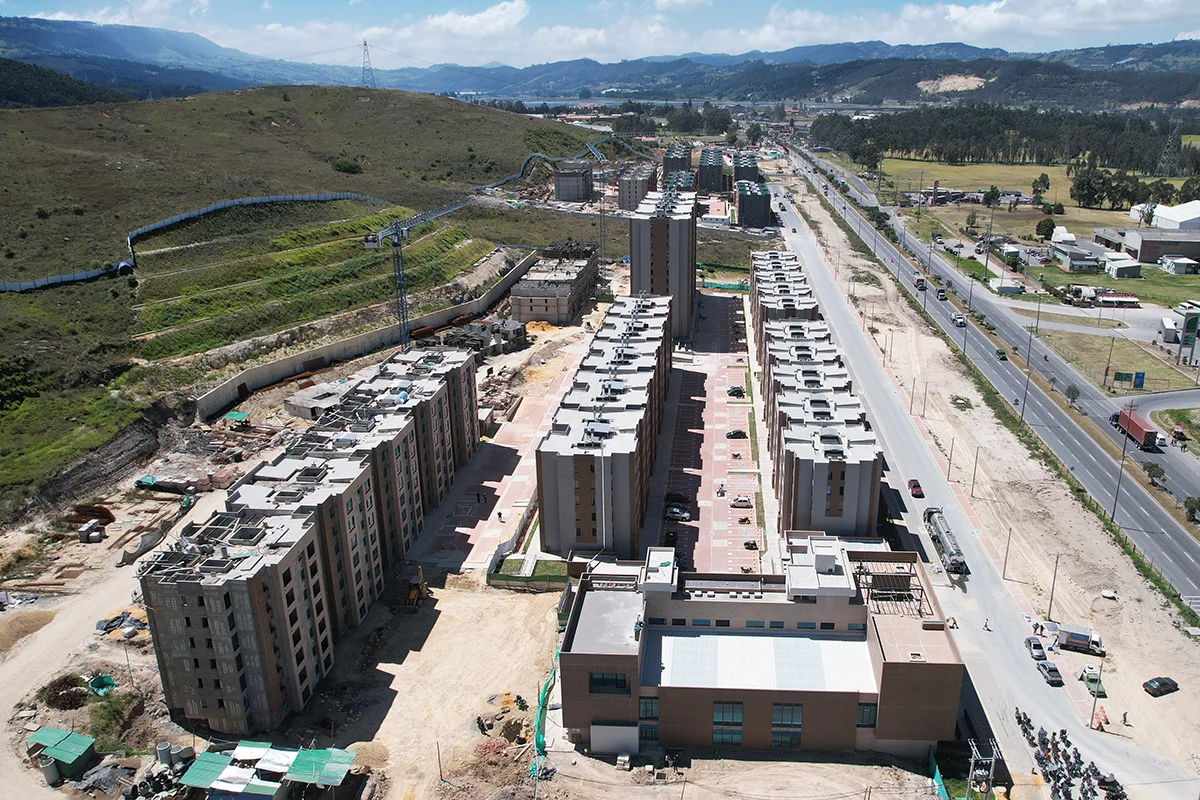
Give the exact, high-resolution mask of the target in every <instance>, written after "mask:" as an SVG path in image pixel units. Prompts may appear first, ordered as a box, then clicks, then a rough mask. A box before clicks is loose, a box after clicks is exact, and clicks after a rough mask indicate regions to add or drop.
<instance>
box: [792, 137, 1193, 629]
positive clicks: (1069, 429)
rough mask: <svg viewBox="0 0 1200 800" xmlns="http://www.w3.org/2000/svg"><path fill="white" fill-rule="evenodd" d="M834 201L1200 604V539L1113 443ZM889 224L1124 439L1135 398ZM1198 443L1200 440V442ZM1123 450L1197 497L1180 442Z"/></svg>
mask: <svg viewBox="0 0 1200 800" xmlns="http://www.w3.org/2000/svg"><path fill="white" fill-rule="evenodd" d="M796 163H797V165H798V167H799V168H800V169H801V170H804V171H808V173H809V175H810V176H811V175H812V173H811V171H810V170H811V167H809V166H808V165H807V164H805V163H804V162H803V161H800V160H799V159H796ZM814 179H815V180H816V181H817V182H818V183H819V184H820V185H822V186H823V185H824V184H825V183H826V181H825V179H824V177H823V176H821V175H819V174H818V175H816V176H815V178H814ZM851 186H852V188H851V190H850V193H851V194H853V195H855V196H860V195H859V190H858V189H855V188H853V184H851ZM829 200H830V202H831V204H832V205H833V207H834V209H835V210H836V211H837V212H838V213H839V214H841V215H842V216H843V217H844V218H845V219H846V221H847V222H849V223H850V225H851V227H853V228H854V229H855V230H856V231H857V232H858V233H859V235H860V237H862V239H863V241H865V242H866V243H867V245H868V246H870V247H872V248H873V249H874V251H875V253H876V255H877V256H879V258H880V260H881V261H882V262H883V263H885V264H887V265H888V267H889V269H890V270H891V271H892V272H893V274H896V276H897V278H898V279H899V282H900V285H901V286H903V287H904V289H905V291H909V292H910V293H912V294H914V295H915V296H916V297H917V299H918V300H920V301H921V303H922V305H923V306H924V307H925V310H926V311H928V312H929V314H930V315H931V316H932V317H933V319H934V320H935V321H936V322H937V324H938V325H939V326H940V327H941V328H942V330H944V331H945V332H947V333H948V334H949V335H950V336H951V337H952V338H953V339H954V341H955V342H957V343H958V345H959V347H962V348H963V349H964V351H965V352H966V354H967V356H968V358H970V360H971V361H972V363H974V364H975V366H976V367H978V368H979V370H980V371H981V372H982V373H983V374H984V376H985V377H986V378H987V379H988V381H989V382H990V383H991V384H992V386H994V387H995V388H996V390H997V391H998V392H999V393H1000V395H1001V396H1002V397H1003V398H1004V399H1005V401H1007V402H1008V403H1010V404H1011V405H1012V406H1013V407H1014V408H1015V409H1016V410H1017V411H1018V413H1019V412H1020V411H1021V408H1022V406H1023V408H1024V418H1025V421H1026V422H1027V423H1029V425H1030V426H1031V427H1032V428H1033V430H1034V431H1035V432H1036V433H1037V434H1038V436H1039V437H1040V438H1041V439H1042V441H1043V442H1045V444H1046V446H1047V447H1049V448H1050V450H1051V451H1052V452H1053V453H1054V454H1055V455H1056V456H1057V457H1058V459H1059V460H1060V461H1062V462H1063V464H1065V465H1066V467H1067V468H1068V469H1069V470H1070V471H1071V472H1072V473H1073V474H1074V475H1075V477H1076V478H1077V479H1078V480H1079V482H1080V483H1081V484H1083V486H1084V488H1085V489H1086V490H1087V491H1088V493H1089V494H1090V495H1091V496H1092V497H1093V498H1095V499H1096V501H1097V502H1098V503H1100V505H1101V506H1103V507H1104V508H1106V509H1110V510H1111V509H1112V508H1113V502H1114V498H1116V499H1117V503H1116V513H1115V516H1114V521H1115V522H1116V523H1117V524H1118V525H1120V526H1121V528H1122V529H1123V530H1124V532H1125V534H1126V535H1127V536H1128V537H1129V539H1130V540H1131V541H1132V542H1133V543H1134V544H1136V545H1137V547H1138V549H1139V550H1141V551H1142V552H1144V553H1145V554H1146V556H1147V557H1148V558H1149V559H1150V561H1151V562H1152V563H1153V564H1154V566H1155V567H1156V568H1158V569H1159V570H1161V571H1162V573H1163V575H1164V576H1165V577H1166V578H1167V580H1168V581H1170V582H1171V584H1172V585H1173V586H1174V587H1175V588H1176V590H1177V591H1179V593H1180V594H1181V595H1183V596H1184V597H1189V598H1191V597H1195V598H1197V601H1196V602H1197V604H1198V605H1200V543H1198V542H1197V541H1196V539H1195V538H1193V536H1192V535H1191V534H1190V533H1189V532H1188V531H1187V530H1186V529H1185V528H1184V527H1183V525H1182V524H1180V523H1179V522H1178V521H1176V519H1175V518H1174V517H1173V516H1172V515H1171V514H1169V513H1168V512H1167V511H1166V509H1164V508H1163V507H1162V506H1161V505H1159V503H1158V502H1157V501H1156V500H1155V499H1154V498H1153V497H1151V495H1150V493H1149V490H1148V489H1147V488H1145V486H1144V485H1143V483H1142V481H1141V480H1139V479H1137V478H1135V477H1133V476H1131V475H1129V474H1125V475H1124V476H1123V477H1120V476H1121V475H1122V471H1121V470H1120V468H1119V467H1118V463H1117V461H1116V460H1114V459H1113V457H1112V456H1110V455H1109V453H1108V451H1107V450H1105V449H1104V448H1103V447H1101V446H1100V445H1099V444H1098V443H1096V442H1095V441H1094V440H1093V439H1092V438H1091V437H1090V436H1089V435H1088V434H1087V433H1086V432H1085V431H1084V430H1083V429H1082V428H1081V427H1080V426H1079V425H1078V424H1077V423H1076V422H1075V420H1074V419H1073V417H1072V416H1071V415H1069V414H1068V413H1067V412H1065V411H1064V410H1062V409H1061V408H1060V407H1059V406H1058V405H1057V404H1056V403H1055V402H1054V401H1052V400H1051V399H1050V398H1049V397H1047V396H1046V395H1045V394H1044V393H1043V392H1042V390H1041V389H1039V388H1038V386H1037V384H1036V383H1034V382H1032V381H1029V382H1028V384H1027V381H1026V377H1025V373H1024V372H1023V371H1022V368H1021V367H1020V366H1018V365H1017V364H1016V363H1015V362H1013V361H1011V360H1009V361H1000V360H998V359H997V357H996V354H995V351H996V349H997V348H996V345H995V344H993V343H992V341H991V340H989V339H988V338H987V337H986V336H985V335H984V334H983V332H982V331H980V329H979V328H978V327H976V325H975V324H974V322H973V321H972V320H971V318H970V317H969V316H968V317H967V319H968V324H967V327H965V328H957V327H955V326H954V325H953V323H952V322H951V316H952V315H953V314H954V313H956V312H957V309H956V308H955V307H954V306H953V305H952V304H951V303H950V302H946V301H941V302H939V301H938V300H937V299H936V294H935V293H934V290H933V289H932V288H931V289H930V290H928V291H924V292H917V291H915V290H913V283H912V280H911V278H912V274H911V267H910V266H909V265H908V263H907V262H906V261H905V260H904V259H902V258H901V257H900V255H899V253H898V252H897V250H896V248H895V247H894V246H893V245H892V244H891V243H890V242H888V241H887V239H886V238H884V237H883V236H882V235H878V232H877V231H875V229H874V228H873V227H872V226H871V225H870V224H869V223H868V222H867V221H866V220H865V219H863V217H862V216H861V215H860V214H859V213H858V211H857V209H856V208H855V207H854V205H853V204H850V203H846V202H845V201H844V200H842V199H841V198H840V197H838V196H837V195H836V193H835V192H830V195H829ZM780 216H781V218H782V219H783V223H784V225H783V227H784V230H790V229H791V228H793V227H794V228H796V229H797V230H805V228H804V227H803V220H801V219H800V218H799V217H798V215H796V213H795V211H794V210H793V209H792V207H791V205H790V204H789V210H788V211H786V212H781V215H780ZM892 225H893V227H894V229H895V230H896V233H897V236H898V237H899V238H900V241H901V242H903V243H904V245H905V246H906V248H907V249H909V250H910V251H911V252H913V253H915V254H917V255H918V256H919V258H918V260H919V261H920V262H921V263H929V264H930V268H929V270H928V271H929V272H932V273H933V274H935V275H937V276H939V277H940V278H941V279H942V280H943V281H948V282H950V283H952V284H954V286H955V287H956V288H957V289H958V293H959V296H960V297H962V298H964V299H969V301H970V308H971V309H972V310H975V311H978V312H980V313H983V314H986V315H987V320H988V321H989V322H991V323H992V324H994V325H995V326H996V331H995V333H996V334H997V335H998V336H1000V338H1001V339H1003V340H1004V341H1005V343H1006V344H1007V347H1006V348H1005V349H1006V350H1008V351H1009V353H1010V354H1011V352H1012V349H1013V346H1014V345H1015V346H1016V347H1018V348H1019V349H1020V351H1021V352H1022V353H1024V352H1026V351H1027V349H1028V348H1029V347H1030V346H1031V344H1032V349H1033V353H1032V358H1031V361H1032V362H1033V364H1034V367H1035V368H1036V369H1037V371H1038V372H1039V373H1041V374H1042V375H1043V376H1045V377H1046V378H1047V379H1050V378H1051V377H1053V378H1054V379H1055V385H1057V386H1059V387H1066V386H1069V385H1072V384H1074V385H1075V386H1077V387H1079V389H1080V396H1079V399H1078V401H1077V403H1076V405H1077V407H1078V408H1079V409H1080V410H1081V412H1082V413H1083V414H1085V415H1087V416H1089V417H1091V418H1092V419H1093V420H1095V421H1096V422H1097V423H1098V424H1099V428H1100V429H1101V430H1103V431H1104V432H1105V433H1106V434H1107V435H1109V436H1110V437H1111V438H1112V440H1113V441H1114V442H1116V443H1117V445H1118V446H1121V445H1123V444H1124V442H1123V439H1124V438H1125V437H1124V436H1123V435H1122V434H1120V432H1119V431H1117V430H1115V429H1113V428H1112V427H1111V426H1110V425H1108V422H1107V421H1108V418H1109V416H1110V415H1111V414H1112V413H1113V412H1114V411H1117V410H1118V409H1119V408H1120V407H1121V406H1122V403H1128V400H1122V399H1119V398H1113V397H1110V396H1109V395H1107V394H1106V393H1104V392H1102V391H1101V390H1100V389H1098V388H1096V387H1095V386H1093V385H1092V384H1091V383H1089V382H1088V381H1087V380H1085V379H1083V378H1082V377H1080V376H1079V375H1078V373H1076V372H1075V370H1074V369H1072V368H1071V366H1070V365H1069V364H1067V363H1066V362H1065V361H1063V360H1062V359H1060V358H1059V357H1058V356H1057V355H1055V354H1054V353H1053V352H1052V351H1049V350H1047V349H1046V348H1043V347H1042V346H1041V345H1040V344H1039V343H1038V341H1037V340H1036V338H1035V339H1033V340H1032V343H1031V342H1030V337H1029V331H1028V330H1027V329H1026V328H1024V327H1023V326H1022V323H1026V324H1027V323H1028V322H1029V320H1026V319H1025V318H1023V317H1019V316H1017V315H1014V314H1011V313H1010V312H1009V311H1008V309H1007V307H1006V306H1005V305H1004V304H1003V303H998V302H995V300H994V298H993V297H992V296H991V295H990V294H989V293H988V292H987V290H986V289H983V288H979V287H976V288H974V289H972V287H971V286H970V284H971V283H973V282H972V281H970V280H968V279H967V278H965V277H963V276H962V275H961V274H960V273H958V272H956V271H955V270H954V267H953V265H951V264H948V263H946V262H945V261H944V260H943V259H942V258H941V257H940V256H939V255H938V251H937V250H934V251H933V254H932V256H930V255H929V247H928V245H926V244H924V243H923V242H921V241H920V240H919V239H918V238H917V237H916V236H914V235H912V234H910V233H909V232H908V231H907V230H906V229H905V228H904V227H903V225H902V224H901V223H900V221H899V218H898V217H896V216H894V215H893V217H892ZM794 237H795V235H794V234H793V235H789V237H788V239H789V241H790V240H791V239H792V238H794ZM1027 387H1028V388H1027ZM1180 394H1182V393H1180ZM1169 396H1170V397H1171V398H1175V397H1176V396H1177V395H1176V393H1171V394H1170V395H1169ZM1023 398H1024V399H1023ZM1180 399H1183V398H1182V397H1180ZM1142 402H1144V398H1139V399H1138V400H1137V406H1136V407H1143V406H1142V405H1141V404H1142ZM1197 447H1200V444H1198V445H1197ZM1125 449H1126V458H1128V459H1132V460H1133V461H1135V462H1138V463H1141V462H1144V461H1147V460H1153V461H1156V462H1158V463H1159V464H1161V465H1162V466H1163V468H1164V469H1165V470H1166V471H1167V485H1168V487H1169V488H1170V490H1171V491H1172V492H1173V493H1175V494H1176V496H1177V497H1179V498H1182V497H1186V496H1189V495H1191V496H1200V467H1198V466H1197V462H1196V459H1195V458H1194V457H1193V456H1192V455H1190V454H1186V453H1182V452H1181V451H1179V450H1178V449H1174V448H1167V450H1166V451H1165V452H1154V453H1143V452H1141V451H1140V450H1138V449H1137V448H1136V447H1135V446H1133V444H1132V442H1130V444H1129V446H1128V447H1126V448H1125ZM1118 481H1119V495H1118V494H1117V491H1118Z"/></svg>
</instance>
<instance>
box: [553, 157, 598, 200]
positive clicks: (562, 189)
mask: <svg viewBox="0 0 1200 800" xmlns="http://www.w3.org/2000/svg"><path fill="white" fill-rule="evenodd" d="M592 193H593V185H592V164H591V162H590V161H560V162H559V163H558V164H557V165H556V166H555V168H554V199H555V200H561V201H563V202H565V203H587V202H589V201H591V199H592Z"/></svg>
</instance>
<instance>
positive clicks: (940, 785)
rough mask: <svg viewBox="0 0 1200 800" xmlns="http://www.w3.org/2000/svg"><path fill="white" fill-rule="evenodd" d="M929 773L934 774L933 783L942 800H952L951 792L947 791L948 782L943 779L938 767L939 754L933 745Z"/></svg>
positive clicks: (930, 750) (930, 753) (930, 752)
mask: <svg viewBox="0 0 1200 800" xmlns="http://www.w3.org/2000/svg"><path fill="white" fill-rule="evenodd" d="M929 773H930V775H932V776H933V785H934V787H935V788H937V793H938V797H939V798H941V800H950V793H949V792H947V791H946V782H945V781H943V780H942V771H941V769H939V768H938V763H937V756H936V754H935V753H934V749H933V748H932V747H930V748H929Z"/></svg>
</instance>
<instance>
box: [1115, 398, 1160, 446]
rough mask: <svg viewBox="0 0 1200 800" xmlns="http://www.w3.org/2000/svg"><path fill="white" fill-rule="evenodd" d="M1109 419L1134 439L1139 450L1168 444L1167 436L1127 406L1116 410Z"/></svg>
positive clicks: (1118, 428)
mask: <svg viewBox="0 0 1200 800" xmlns="http://www.w3.org/2000/svg"><path fill="white" fill-rule="evenodd" d="M1108 421H1109V424H1111V425H1112V426H1113V427H1114V428H1116V429H1117V430H1120V431H1123V432H1124V433H1125V435H1126V436H1128V437H1129V438H1131V439H1133V441H1134V443H1135V444H1136V445H1137V446H1138V449H1139V450H1157V449H1158V448H1160V447H1166V446H1167V437H1166V436H1164V435H1163V434H1161V433H1159V432H1158V431H1157V430H1156V429H1155V427H1154V426H1153V425H1151V424H1150V423H1149V422H1146V420H1144V419H1142V416H1141V415H1140V414H1138V413H1137V412H1136V411H1130V410H1129V409H1127V408H1123V409H1121V410H1120V411H1114V412H1113V414H1112V415H1111V416H1110V417H1109V418H1108Z"/></svg>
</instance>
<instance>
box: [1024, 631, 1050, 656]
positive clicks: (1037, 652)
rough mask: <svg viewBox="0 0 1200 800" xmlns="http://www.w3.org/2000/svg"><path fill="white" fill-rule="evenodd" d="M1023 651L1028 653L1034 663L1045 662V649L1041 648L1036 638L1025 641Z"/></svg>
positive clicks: (1031, 637) (1040, 641) (1032, 637)
mask: <svg viewBox="0 0 1200 800" xmlns="http://www.w3.org/2000/svg"><path fill="white" fill-rule="evenodd" d="M1025 649H1026V650H1028V651H1029V655H1030V656H1031V657H1032V658H1033V660H1034V661H1045V660H1046V648H1044V647H1042V640H1041V639H1039V638H1038V637H1036V636H1030V637H1029V638H1028V639H1026V640H1025Z"/></svg>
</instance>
